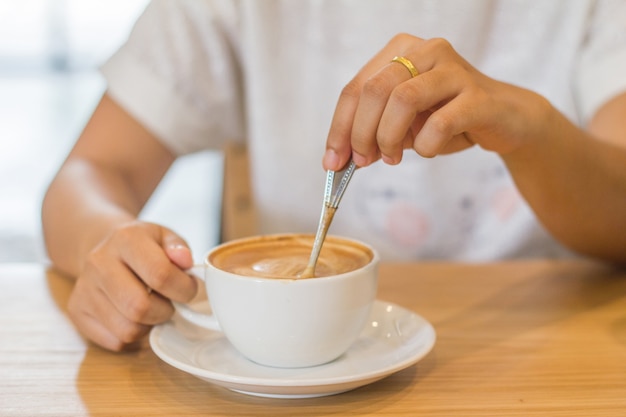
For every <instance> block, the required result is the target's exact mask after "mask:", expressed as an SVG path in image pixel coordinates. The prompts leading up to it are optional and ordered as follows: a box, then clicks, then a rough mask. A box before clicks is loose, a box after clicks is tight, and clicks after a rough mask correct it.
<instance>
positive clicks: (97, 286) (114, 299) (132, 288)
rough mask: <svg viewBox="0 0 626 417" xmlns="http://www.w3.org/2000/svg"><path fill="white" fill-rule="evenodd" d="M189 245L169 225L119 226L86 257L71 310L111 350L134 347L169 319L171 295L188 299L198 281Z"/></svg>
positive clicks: (89, 335) (87, 332)
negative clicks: (188, 270)
mask: <svg viewBox="0 0 626 417" xmlns="http://www.w3.org/2000/svg"><path fill="white" fill-rule="evenodd" d="M192 266H193V259H192V256H191V251H190V250H189V248H188V246H187V244H186V243H185V242H184V241H183V239H181V238H180V237H178V236H177V235H176V234H175V233H173V232H172V231H171V230H169V229H167V228H165V227H162V226H158V225H156V224H151V223H144V222H138V221H137V222H133V223H130V224H126V225H124V226H122V227H119V228H118V229H116V230H115V231H114V232H113V233H112V234H111V235H110V236H109V237H108V238H107V239H105V240H104V241H103V242H101V244H100V245H98V246H97V247H96V248H95V249H94V250H93V251H91V253H90V254H89V256H88V259H87V261H86V263H85V265H84V268H83V270H82V272H81V274H80V275H79V277H78V279H77V281H76V285H75V287H74V289H73V292H72V294H71V296H70V300H69V305H68V310H69V314H70V317H71V319H72V320H73V322H74V323H75V325H76V326H77V327H78V329H79V330H80V331H81V332H82V333H83V334H84V335H85V336H86V337H87V338H88V339H90V340H92V341H93V342H95V343H97V344H99V345H101V346H103V347H104V348H106V349H110V350H113V351H121V350H125V349H131V348H135V347H137V346H138V345H139V342H140V341H141V339H142V338H143V337H144V336H145V335H146V334H147V333H148V331H149V330H150V328H151V327H152V326H153V325H155V324H158V323H161V322H164V321H166V320H168V319H169V318H170V317H171V316H172V314H173V312H174V308H173V306H172V303H171V302H170V300H174V301H180V302H187V301H189V300H190V299H192V298H193V297H194V295H195V294H196V291H197V282H196V280H195V279H194V278H193V277H190V276H189V275H188V274H187V273H186V272H185V270H187V269H189V268H191V267H192Z"/></svg>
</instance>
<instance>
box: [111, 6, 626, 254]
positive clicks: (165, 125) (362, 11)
mask: <svg viewBox="0 0 626 417" xmlns="http://www.w3.org/2000/svg"><path fill="white" fill-rule="evenodd" d="M400 32H406V33H410V34H413V35H416V36H419V37H422V38H432V37H443V38H446V39H447V40H448V41H450V42H451V43H452V45H453V46H454V47H455V49H456V50H457V51H458V52H459V53H460V54H461V55H462V56H463V57H464V58H465V59H467V60H468V61H469V62H470V63H471V64H472V65H474V66H475V67H477V68H478V69H479V70H480V71H482V72H483V73H485V74H486V75H488V76H490V77H493V78H495V79H499V80H502V81H506V82H509V83H512V84H516V85H519V86H522V87H526V88H529V89H532V90H534V91H536V92H538V93H540V94H542V95H544V96H545V97H546V98H547V99H549V100H550V101H551V102H552V103H553V105H554V106H556V107H557V108H558V109H559V110H560V111H562V112H563V113H564V114H565V115H567V116H568V117H569V118H570V119H571V120H572V121H574V122H575V123H578V124H581V125H583V124H584V123H585V122H586V121H587V120H588V119H589V118H590V117H591V116H592V115H593V113H594V112H595V110H596V109H597V108H598V107H599V106H600V105H601V104H603V103H604V102H605V101H606V100H608V99H610V98H611V97H612V96H614V95H616V94H618V93H620V92H622V91H625V90H626V4H625V3H624V2H623V1H605V2H602V1H591V0H550V1H541V2H540V1H536V2H528V1H526V0H502V1H497V0H472V1H458V0H424V1H416V0H394V1H388V0H326V1H324V0H317V1H302V0H301V1H289V0H285V1H278V0H264V1H258V0H241V1H227V0H214V1H211V0H203V1H201V0H181V1H173V0H157V1H153V3H151V4H150V5H149V6H148V8H147V9H146V11H145V13H144V14H143V15H142V17H141V18H140V19H139V20H138V22H137V24H136V26H135V28H134V30H133V32H132V34H131V36H130V38H129V40H128V42H127V43H126V44H125V45H124V46H123V47H122V48H121V49H120V50H119V51H118V52H117V53H116V54H115V55H114V56H113V57H112V58H111V59H110V60H109V61H108V62H107V63H106V64H105V65H104V66H103V68H102V72H103V74H104V76H105V78H106V80H107V82H108V89H109V90H108V91H109V94H110V95H111V96H112V97H113V99H115V100H116V101H117V102H118V103H119V104H120V105H122V106H123V107H124V108H125V109H126V110H127V111H128V112H130V113H131V114H132V115H134V116H135V117H136V118H137V119H138V120H139V121H140V122H141V123H143V124H144V125H145V126H146V127H147V128H148V129H150V130H151V131H152V132H153V133H155V134H156V135H157V136H158V137H159V138H160V140H162V141H163V143H164V144H165V145H166V146H168V147H169V148H170V149H172V150H173V151H174V152H175V153H177V154H185V153H190V152H194V151H198V150H202V149H207V148H215V149H219V148H220V147H221V146H222V145H223V144H224V142H225V141H228V140H237V141H243V140H246V141H247V143H248V146H249V149H250V154H251V164H252V165H251V168H252V173H253V175H252V180H253V187H254V192H255V199H256V204H257V207H258V210H259V216H260V217H259V222H260V224H259V226H260V229H261V232H264V233H270V232H311V233H313V232H314V231H315V229H316V227H317V222H318V220H319V214H320V209H321V199H322V194H323V187H324V181H325V172H324V171H323V170H322V167H321V159H322V155H323V152H324V146H325V140H326V136H327V133H328V128H329V125H330V119H331V116H332V114H333V111H334V107H335V104H336V102H337V98H338V96H339V93H340V91H341V89H342V88H343V86H344V85H345V84H346V83H347V82H348V81H349V80H350V79H351V78H352V77H353V76H354V75H355V74H356V73H357V71H358V70H359V69H360V68H361V66H363V65H364V64H365V62H366V61H367V60H369V58H371V57H372V56H373V55H374V54H375V53H376V52H378V51H379V50H380V49H381V48H382V47H383V46H384V45H385V44H386V43H387V42H388V41H389V40H390V39H391V38H392V37H393V36H394V35H395V34H397V33H400ZM190 187H197V184H191V185H190ZM330 233H333V234H341V235H345V236H349V237H353V238H358V239H362V240H364V241H366V242H369V243H371V244H372V245H374V246H375V247H376V248H377V249H378V250H379V251H380V252H381V254H382V256H383V258H385V259H388V260H394V259H396V260H397V259H452V260H463V261H484V260H494V259H505V258H514V257H531V256H544V257H553V256H554V257H555V256H565V255H568V251H567V250H565V249H564V248H563V247H562V246H560V245H559V244H558V243H556V242H555V241H554V240H553V239H552V238H551V237H550V236H549V235H548V234H547V232H546V231H545V230H544V229H543V228H542V226H541V225H540V224H538V222H537V220H536V218H535V216H534V215H533V213H532V211H531V209H530V208H529V207H528V206H527V204H526V203H525V202H524V200H523V198H522V197H521V196H520V194H519V193H518V192H517V190H516V188H515V186H514V184H513V182H512V180H511V178H510V176H509V174H508V172H507V170H506V167H505V165H504V164H503V162H502V161H501V159H500V158H499V156H498V155H496V154H493V153H490V152H487V151H483V150H481V149H479V148H478V147H475V148H473V149H471V150H468V151H464V152H461V153H458V154H454V155H448V156H438V157H436V158H434V159H423V158H421V157H419V156H418V155H416V154H415V153H414V152H412V151H407V152H405V156H404V160H403V162H402V163H401V164H400V165H398V166H386V165H384V164H382V163H380V162H378V163H376V164H374V165H373V166H370V167H368V168H365V169H362V170H359V171H358V172H357V173H356V174H355V175H354V177H353V179H352V182H351V183H350V186H349V187H348V189H347V191H346V194H345V196H344V198H343V200H342V203H341V206H340V208H339V210H338V211H337V215H336V216H335V219H334V221H333V225H332V226H331V231H330Z"/></svg>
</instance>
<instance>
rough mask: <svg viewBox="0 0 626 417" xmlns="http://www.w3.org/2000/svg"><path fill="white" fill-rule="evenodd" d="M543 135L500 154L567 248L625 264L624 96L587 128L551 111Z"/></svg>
mask: <svg viewBox="0 0 626 417" xmlns="http://www.w3.org/2000/svg"><path fill="white" fill-rule="evenodd" d="M550 115H551V116H550V117H549V120H548V123H547V125H546V126H545V133H544V135H542V136H540V137H537V138H536V139H535V140H533V141H529V142H526V143H524V144H523V145H522V146H520V147H519V148H518V149H516V150H515V151H514V152H511V153H508V154H504V155H502V157H503V159H504V161H505V163H506V164H507V166H508V168H509V170H510V171H511V174H512V175H513V178H514V179H515V181H516V183H517V186H518V187H519V189H520V191H521V193H522V194H523V195H524V197H525V198H526V200H527V201H528V202H529V204H530V205H531V207H532V208H533V210H534V211H535V214H536V215H537V217H538V218H539V219H540V221H541V222H542V223H543V224H544V225H545V226H546V228H547V229H548V230H549V231H550V232H551V233H552V234H553V235H554V236H555V237H556V238H557V239H559V240H560V241H561V242H563V243H564V244H565V245H567V246H569V247H570V248H572V249H574V250H576V251H578V252H581V253H584V254H587V255H590V256H594V257H597V258H600V259H605V260H608V261H613V262H618V263H622V264H625V263H626V122H625V120H624V115H626V94H623V95H621V96H619V97H617V98H615V99H613V100H611V101H610V102H609V103H607V104H606V105H604V106H603V107H602V108H601V109H600V110H599V111H598V112H597V113H596V115H595V117H594V118H593V119H592V121H591V123H590V124H589V126H588V129H587V130H586V131H585V130H582V129H579V128H578V127H576V126H574V125H572V124H571V123H570V122H569V121H568V120H566V119H565V118H564V117H563V116H562V115H560V114H559V113H558V112H557V111H556V110H554V109H552V110H551V112H550Z"/></svg>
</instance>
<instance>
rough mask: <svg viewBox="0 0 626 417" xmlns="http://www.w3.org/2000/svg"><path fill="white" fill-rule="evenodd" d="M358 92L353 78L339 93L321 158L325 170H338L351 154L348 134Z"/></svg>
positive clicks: (358, 88)
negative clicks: (324, 150)
mask: <svg viewBox="0 0 626 417" xmlns="http://www.w3.org/2000/svg"><path fill="white" fill-rule="evenodd" d="M359 93H360V85H359V84H358V79H354V80H352V81H351V82H350V83H349V84H348V85H346V86H345V87H344V88H343V90H342V91H341V94H340V95H339V100H338V101H337V106H336V107H335V113H334V114H333V118H332V121H331V123H330V130H329V132H328V137H327V139H326V152H325V154H324V158H323V159H322V165H323V167H324V169H325V170H330V171H339V170H340V169H342V168H343V167H344V166H345V164H346V163H347V162H348V159H349V158H350V156H351V154H352V147H351V146H350V136H351V133H352V120H353V119H354V112H355V111H356V107H357V104H358V102H359ZM355 162H356V161H355Z"/></svg>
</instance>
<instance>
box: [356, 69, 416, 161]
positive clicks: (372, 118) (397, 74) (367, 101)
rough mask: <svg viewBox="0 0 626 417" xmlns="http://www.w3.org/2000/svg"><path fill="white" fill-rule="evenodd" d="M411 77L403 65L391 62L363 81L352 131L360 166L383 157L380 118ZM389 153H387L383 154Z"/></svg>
mask: <svg viewBox="0 0 626 417" xmlns="http://www.w3.org/2000/svg"><path fill="white" fill-rule="evenodd" d="M410 77H411V74H409V73H408V71H407V70H406V68H404V67H403V66H402V65H398V64H397V63H389V64H387V65H385V66H384V67H383V68H382V69H381V70H380V71H378V72H377V73H375V74H374V75H372V76H371V77H370V78H368V79H367V80H366V81H365V83H364V84H363V87H362V92H361V94H360V97H359V102H358V105H357V108H356V112H355V114H354V122H353V126H352V135H351V145H352V152H353V153H354V154H357V155H359V156H358V157H357V161H355V162H357V164H358V165H359V166H365V165H369V164H371V163H372V162H374V161H376V160H377V159H378V158H379V157H380V152H379V146H378V143H377V132H378V128H379V121H380V119H381V116H382V115H383V112H384V110H385V107H386V105H387V102H388V100H389V97H390V96H391V94H392V91H393V90H394V88H396V87H397V86H398V85H399V84H400V85H402V83H404V82H405V81H407V80H409V79H410ZM385 156H386V155H384V153H383V158H384V157H385Z"/></svg>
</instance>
